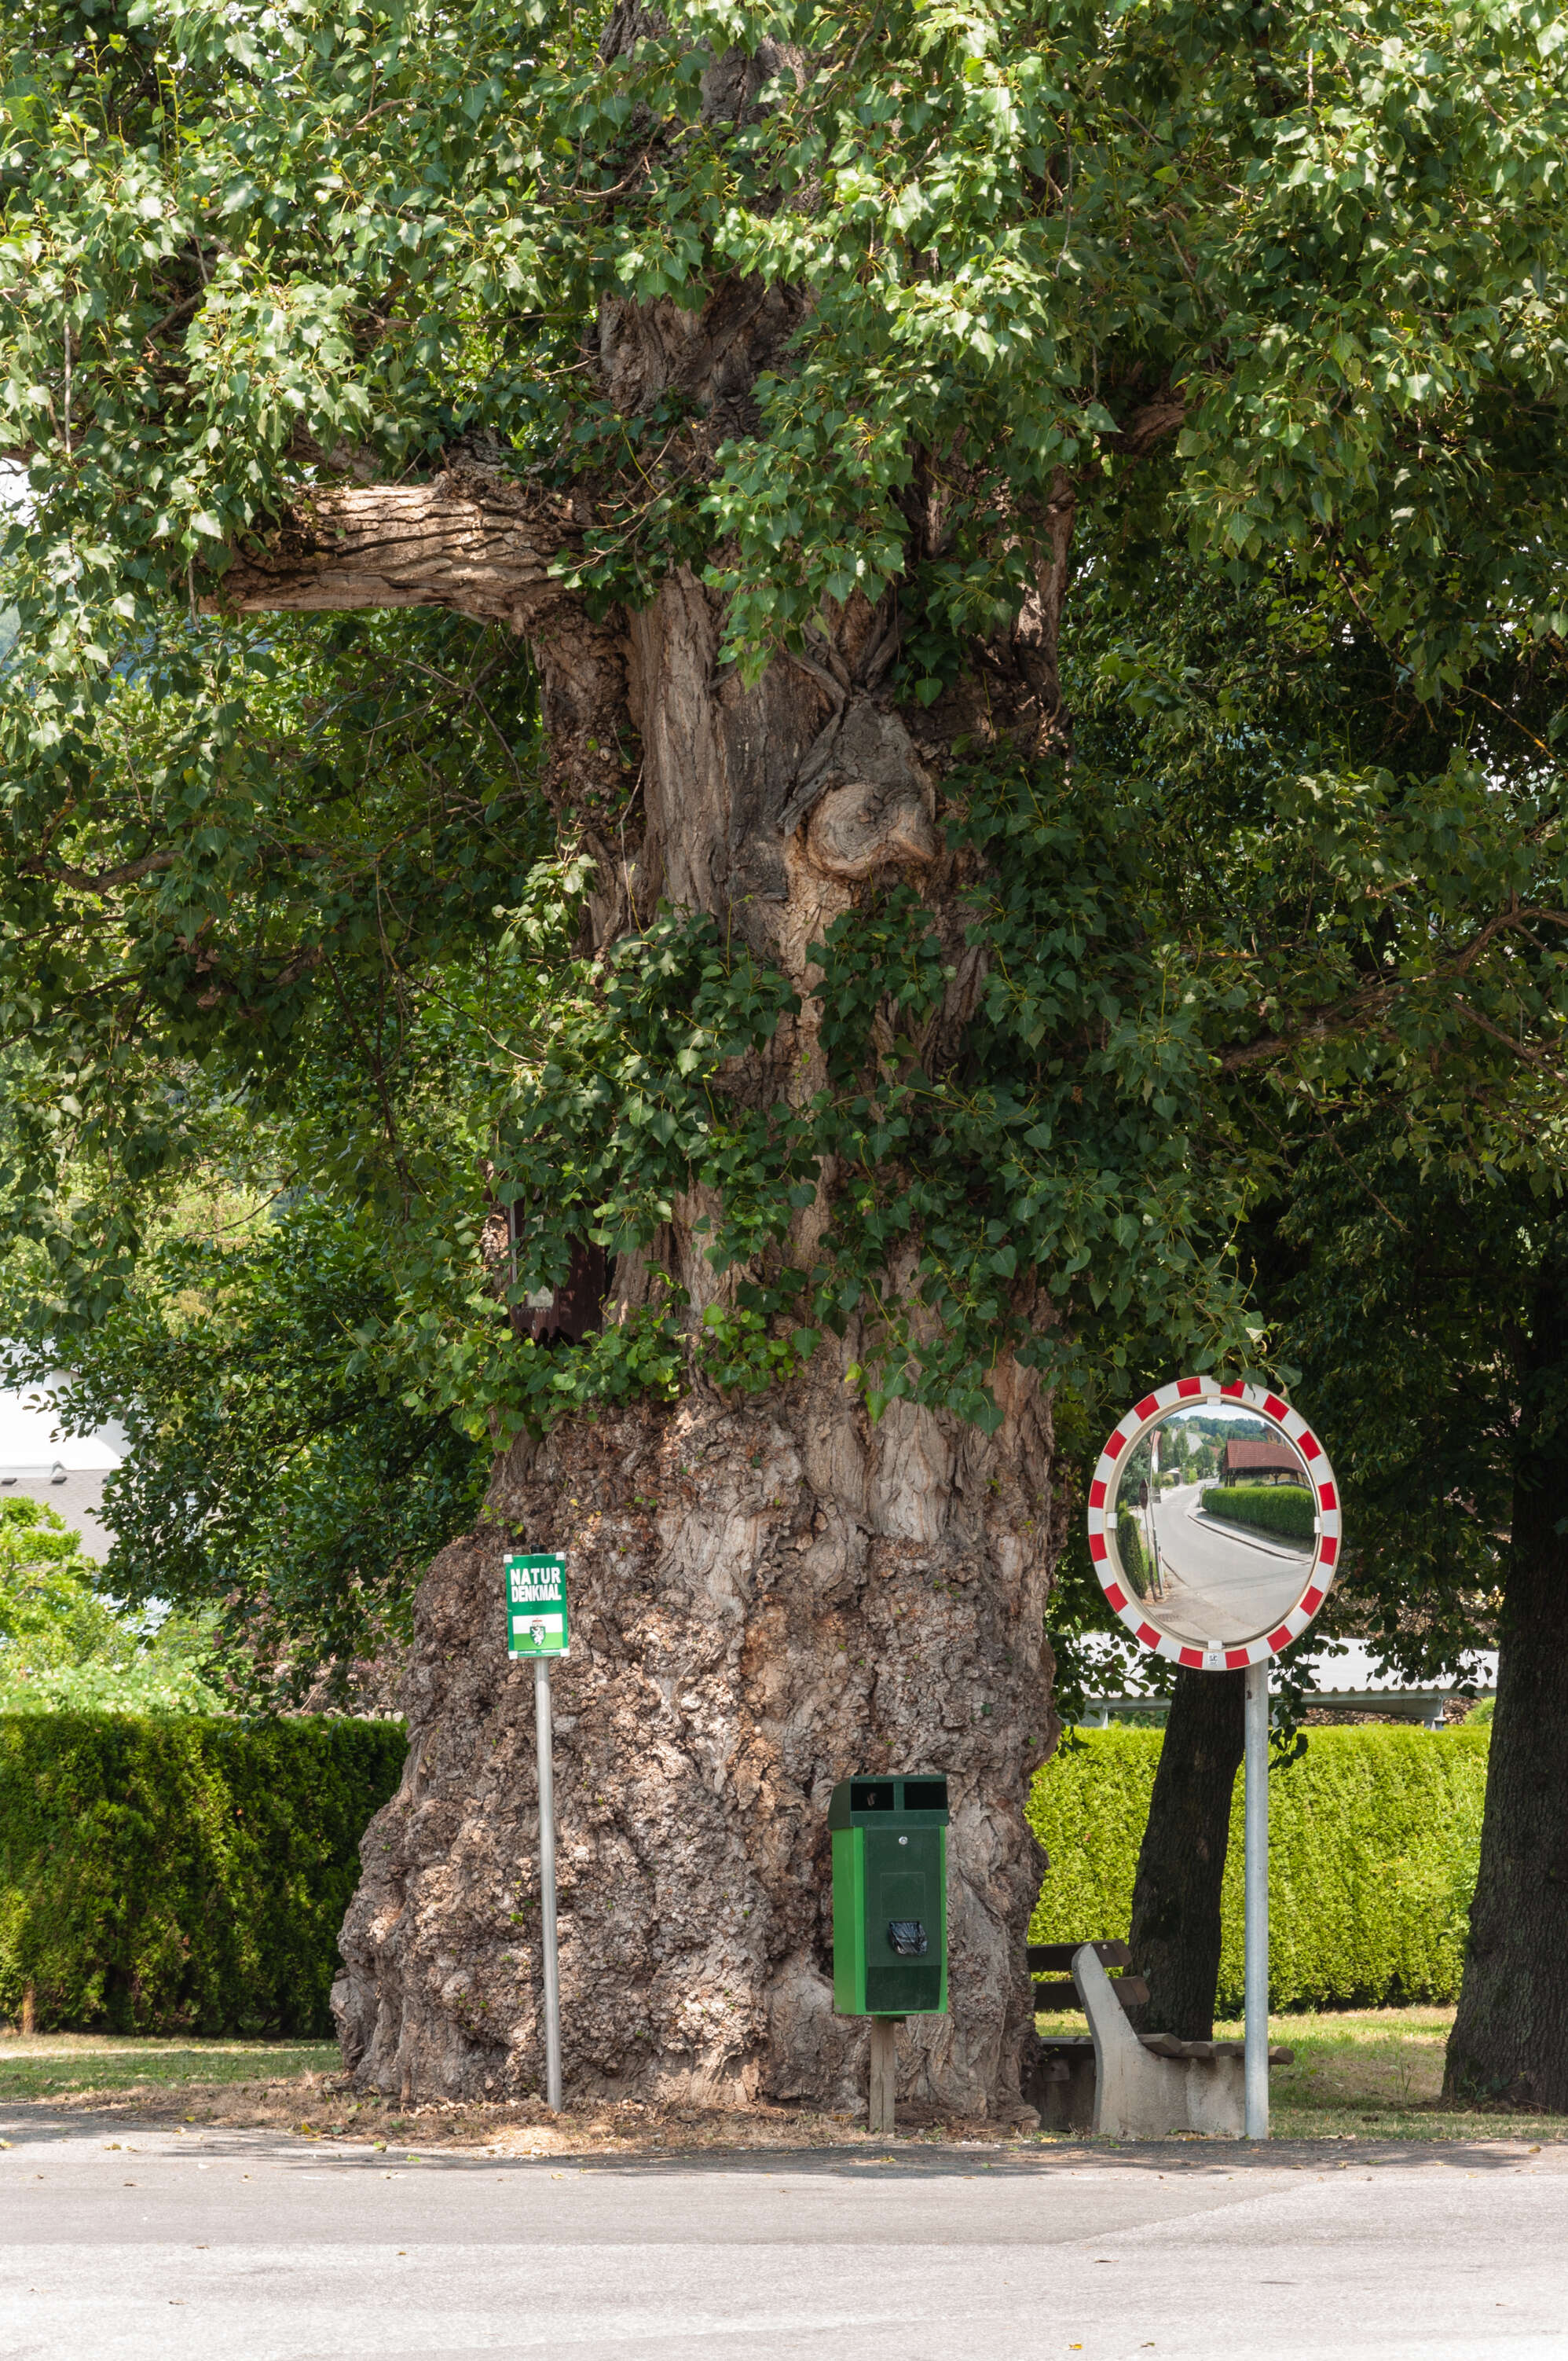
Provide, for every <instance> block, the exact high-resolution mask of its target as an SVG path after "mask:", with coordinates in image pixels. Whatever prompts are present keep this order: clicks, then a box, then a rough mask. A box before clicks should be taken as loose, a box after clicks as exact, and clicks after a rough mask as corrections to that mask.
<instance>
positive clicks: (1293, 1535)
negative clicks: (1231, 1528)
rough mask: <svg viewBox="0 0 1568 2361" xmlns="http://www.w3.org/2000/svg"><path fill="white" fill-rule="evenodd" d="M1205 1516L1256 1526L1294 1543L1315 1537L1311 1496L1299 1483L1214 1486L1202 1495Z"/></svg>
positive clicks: (1307, 1540) (1308, 1540)
mask: <svg viewBox="0 0 1568 2361" xmlns="http://www.w3.org/2000/svg"><path fill="white" fill-rule="evenodd" d="M1203 1510H1204V1514H1205V1515H1206V1516H1211V1517H1225V1518H1228V1519H1229V1521H1230V1522H1231V1523H1232V1524H1234V1525H1257V1526H1259V1527H1261V1529H1262V1530H1263V1531H1264V1532H1269V1533H1284V1534H1285V1535H1286V1536H1287V1537H1288V1539H1289V1540H1291V1541H1293V1542H1310V1540H1311V1538H1312V1532H1313V1524H1312V1496H1311V1494H1310V1492H1306V1491H1303V1490H1302V1488H1301V1487H1300V1485H1299V1484H1212V1485H1211V1486H1210V1488H1209V1489H1208V1490H1207V1491H1206V1492H1205V1493H1204V1495H1203Z"/></svg>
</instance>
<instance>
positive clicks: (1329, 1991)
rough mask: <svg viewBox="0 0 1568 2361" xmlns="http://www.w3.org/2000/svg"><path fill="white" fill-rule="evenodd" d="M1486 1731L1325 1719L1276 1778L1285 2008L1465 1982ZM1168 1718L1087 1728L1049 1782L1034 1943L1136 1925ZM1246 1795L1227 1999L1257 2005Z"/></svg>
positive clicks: (1236, 1836) (1451, 1996)
mask: <svg viewBox="0 0 1568 2361" xmlns="http://www.w3.org/2000/svg"><path fill="white" fill-rule="evenodd" d="M1489 1735H1490V1733H1489V1732H1488V1731H1486V1730H1475V1729H1462V1730H1398V1729H1392V1728H1390V1727H1389V1726H1388V1725H1387V1724H1386V1723H1385V1724H1381V1725H1365V1726H1363V1727H1361V1728H1358V1729H1347V1730H1311V1731H1310V1732H1309V1733H1308V1740H1307V1752H1306V1753H1305V1754H1304V1755H1303V1756H1302V1758H1301V1760H1300V1761H1299V1763H1292V1764H1291V1766H1290V1768H1289V1769H1288V1771H1280V1770H1278V1769H1277V1768H1276V1769H1274V1770H1273V1771H1272V1772H1271V1773H1270V1776H1269V1797H1268V1837H1269V1876H1268V1908H1269V1945H1268V1951H1269V1998H1270V2004H1271V2006H1273V2007H1275V2008H1332V2007H1343V2008H1350V2007H1361V2008H1365V2007H1374V2006H1377V2005H1379V2004H1383V2003H1385V2002H1390V2001H1452V2000H1455V1999H1457V1998H1458V1994H1459V1978H1460V1971H1461V1968H1462V1965H1463V1961H1464V1937H1465V1931H1466V1920H1465V1913H1466V1911H1467V1910H1468V1909H1469V1906H1470V1896H1471V1894H1472V1893H1473V1892H1474V1891H1475V1868H1476V1862H1477V1860H1478V1858H1479V1853H1480V1846H1481V1807H1482V1803H1483V1800H1484V1797H1485V1795H1486V1749H1487V1744H1488V1740H1489ZM1162 1742H1163V1738H1162V1733H1161V1732H1160V1731H1159V1730H1092V1731H1086V1732H1084V1733H1083V1734H1082V1742H1081V1744H1080V1746H1078V1747H1075V1748H1070V1749H1064V1751H1062V1752H1059V1753H1058V1754H1056V1755H1055V1756H1053V1758H1052V1759H1051V1761H1050V1762H1049V1763H1047V1764H1046V1765H1045V1766H1044V1768H1043V1769H1042V1770H1041V1771H1040V1773H1039V1774H1038V1776H1037V1777H1036V1781H1035V1788H1034V1793H1033V1795H1032V1796H1031V1798H1030V1803H1029V1824H1030V1826H1031V1827H1032V1828H1033V1829H1034V1831H1035V1834H1036V1836H1037V1837H1038V1838H1039V1839H1040V1842H1041V1843H1042V1844H1043V1845H1044V1846H1045V1848H1046V1850H1047V1853H1048V1854H1049V1856H1050V1864H1051V1865H1050V1868H1049V1870H1048V1872H1047V1875H1046V1881H1045V1883H1044V1884H1043V1885H1042V1887H1041V1889H1040V1901H1039V1907H1038V1908H1037V1910H1036V1913H1035V1918H1034V1924H1033V1925H1032V1927H1030V1930H1029V1938H1030V1940H1031V1942H1036V1943H1066V1942H1071V1941H1072V1940H1073V1939H1074V1938H1082V1937H1095V1936H1117V1935H1119V1936H1122V1937H1125V1935H1126V1933H1127V1926H1128V1920H1129V1917H1130V1916H1131V1911H1132V1900H1133V1878H1134V1875H1135V1872H1136V1869H1137V1861H1138V1847H1139V1845H1140V1844H1141V1843H1142V1842H1143V1834H1144V1826H1145V1823H1146V1820H1147V1817H1148V1803H1149V1792H1150V1789H1151V1788H1152V1787H1153V1784H1154V1775H1155V1768H1156V1765H1157V1763H1158V1761H1159V1750H1160V1746H1161V1744H1162ZM1242 1801H1243V1783H1242V1780H1241V1779H1240V1778H1239V1777H1238V1778H1237V1781H1236V1791H1235V1797H1234V1806H1233V1809H1232V1815H1231V1843H1230V1850H1229V1853H1228V1855H1227V1857H1226V1861H1225V1884H1224V1895H1223V1905H1222V1909H1223V1951H1222V1955H1221V1964H1220V1995H1219V2008H1220V2014H1221V2015H1224V2016H1234V2015H1238V2014H1239V2013H1240V2010H1241V2005H1242Z"/></svg>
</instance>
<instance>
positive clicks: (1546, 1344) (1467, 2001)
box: [1443, 1265, 1568, 2114]
mask: <svg viewBox="0 0 1568 2361" xmlns="http://www.w3.org/2000/svg"><path fill="white" fill-rule="evenodd" d="M1531 1325H1532V1332H1533V1339H1534V1342H1533V1346H1532V1349H1531V1353H1530V1368H1529V1369H1528V1371H1527V1374H1526V1381H1525V1386H1524V1389H1523V1390H1524V1405H1523V1414H1522V1418H1521V1432H1520V1441H1519V1456H1518V1460H1517V1463H1516V1466H1517V1472H1516V1476H1515V1481H1514V1510H1513V1532H1512V1537H1511V1542H1510V1546H1509V1554H1508V1585H1507V1589H1506V1592H1505V1596H1504V1603H1503V1614H1502V1623H1501V1631H1500V1635H1499V1640H1500V1645H1499V1652H1498V1664H1497V1710H1496V1716H1495V1719H1494V1720H1493V1724H1492V1751H1491V1762H1490V1765H1489V1767H1488V1770H1487V1774H1486V1812H1485V1815H1484V1817H1483V1819H1482V1824H1481V1865H1480V1874H1479V1876H1478V1878H1477V1881H1476V1886H1475V1900H1474V1901H1473V1902H1472V1904H1471V1905H1470V1943H1469V1949H1468V1950H1467V1952H1466V1955H1465V1961H1464V1984H1463V1987H1462V1988H1461V1991H1460V1995H1459V2012H1458V2015H1457V2016H1456V2017H1455V2019H1454V2026H1453V2033H1452V2034H1451V2035H1450V2036H1449V2042H1448V2062H1447V2068H1446V2071H1445V2073H1444V2077H1443V2094H1444V2096H1445V2097H1446V2098H1450V2099H1453V2100H1456V2101H1464V2100H1466V2099H1476V2098H1480V2099H1505V2100H1508V2101H1510V2102H1512V2103H1515V2104H1517V2105H1519V2106H1529V2107H1532V2108H1537V2109H1540V2110H1541V2111H1543V2112H1549V2113H1552V2114H1568V1672H1565V1669H1564V1668H1565V1667H1568V1422H1563V1420H1562V1417H1561V1404H1562V1400H1563V1358H1564V1348H1565V1345H1568V1270H1565V1269H1564V1268H1563V1266H1561V1265H1554V1266H1552V1267H1550V1268H1549V1269H1548V1271H1547V1272H1546V1273H1544V1274H1543V1276H1542V1280H1541V1286H1540V1289H1539V1290H1538V1295H1537V1301H1536V1303H1535V1307H1534V1317H1533V1320H1532V1323H1531Z"/></svg>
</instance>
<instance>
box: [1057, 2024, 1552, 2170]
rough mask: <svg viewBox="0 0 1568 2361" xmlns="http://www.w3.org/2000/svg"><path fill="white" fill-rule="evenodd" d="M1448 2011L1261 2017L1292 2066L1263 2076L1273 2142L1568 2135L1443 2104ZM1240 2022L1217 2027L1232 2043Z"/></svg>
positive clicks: (1529, 2121)
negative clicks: (1291, 2055) (1288, 2053)
mask: <svg viewBox="0 0 1568 2361" xmlns="http://www.w3.org/2000/svg"><path fill="white" fill-rule="evenodd" d="M1036 2024H1037V2025H1038V2026H1039V2028H1040V2030H1041V2032H1042V2033H1081V2032H1082V2031H1083V2030H1084V2022H1083V2019H1082V2017H1081V2016H1075V2015H1073V2014H1072V2013H1071V2012H1070V2011H1068V2010H1063V2011H1060V2012H1058V2013H1055V2014H1053V2015H1049V2016H1040V2017H1038V2018H1036ZM1452 2025H1453V2009H1452V2008H1356V2009H1332V2010H1323V2011H1321V2012H1320V2011H1303V2012H1302V2013H1301V2014H1299V2015H1288V2016H1275V2017H1271V2018H1270V2019H1269V2026H1268V2037H1269V2040H1270V2041H1271V2042H1277V2043H1278V2044H1279V2045H1280V2047H1281V2048H1288V2049H1293V2050H1294V2051H1295V2053H1296V2056H1295V2062H1294V2064H1292V2065H1289V2066H1276V2067H1274V2068H1273V2069H1272V2070H1271V2071H1270V2073H1269V2078H1268V2081H1269V2091H1270V2094H1271V2104H1270V2110H1269V2121H1270V2128H1271V2129H1272V2131H1273V2134H1274V2136H1275V2137H1276V2138H1277V2139H1344V2138H1347V2137H1354V2138H1361V2139H1436V2140H1442V2139H1522V2140H1526V2141H1531V2140H1561V2139H1568V2116H1564V2115H1529V2114H1519V2113H1517V2112H1516V2111H1514V2110H1513V2109H1511V2108H1501V2107H1498V2108H1489V2107H1488V2108H1460V2107H1445V2106H1444V2105H1443V2103H1442V2061H1443V2051H1444V2048H1445V2047H1446V2045H1447V2041H1448V2034H1449V2028H1450V2026H1452ZM1243 2029H1244V2028H1243V2026H1241V2024H1240V2023H1239V2022H1237V2023H1235V2024H1223V2025H1222V2024H1216V2026H1215V2027H1214V2037H1215V2038H1216V2040H1221V2041H1239V2040H1240V2039H1241V2037H1242V2033H1243Z"/></svg>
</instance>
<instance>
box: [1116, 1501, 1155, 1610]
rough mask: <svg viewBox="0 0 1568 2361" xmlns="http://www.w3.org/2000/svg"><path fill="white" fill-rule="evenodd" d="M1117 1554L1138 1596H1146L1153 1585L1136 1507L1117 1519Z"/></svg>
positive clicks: (1125, 1510) (1124, 1511)
mask: <svg viewBox="0 0 1568 2361" xmlns="http://www.w3.org/2000/svg"><path fill="white" fill-rule="evenodd" d="M1116 1554H1117V1556H1118V1557H1119V1558H1120V1559H1121V1561H1122V1571H1123V1573H1124V1575H1125V1576H1126V1577H1127V1580H1128V1581H1129V1582H1130V1583H1131V1584H1132V1586H1133V1588H1134V1589H1135V1591H1136V1592H1137V1594H1138V1597H1139V1598H1147V1597H1148V1595H1149V1591H1150V1589H1151V1587H1152V1584H1151V1581H1150V1577H1149V1561H1148V1553H1147V1551H1146V1549H1145V1547H1144V1537H1143V1533H1142V1532H1141V1530H1140V1528H1139V1520H1138V1515H1137V1511H1136V1510H1135V1509H1124V1510H1122V1512H1121V1514H1120V1515H1119V1516H1118V1517H1117V1519H1116Z"/></svg>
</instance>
